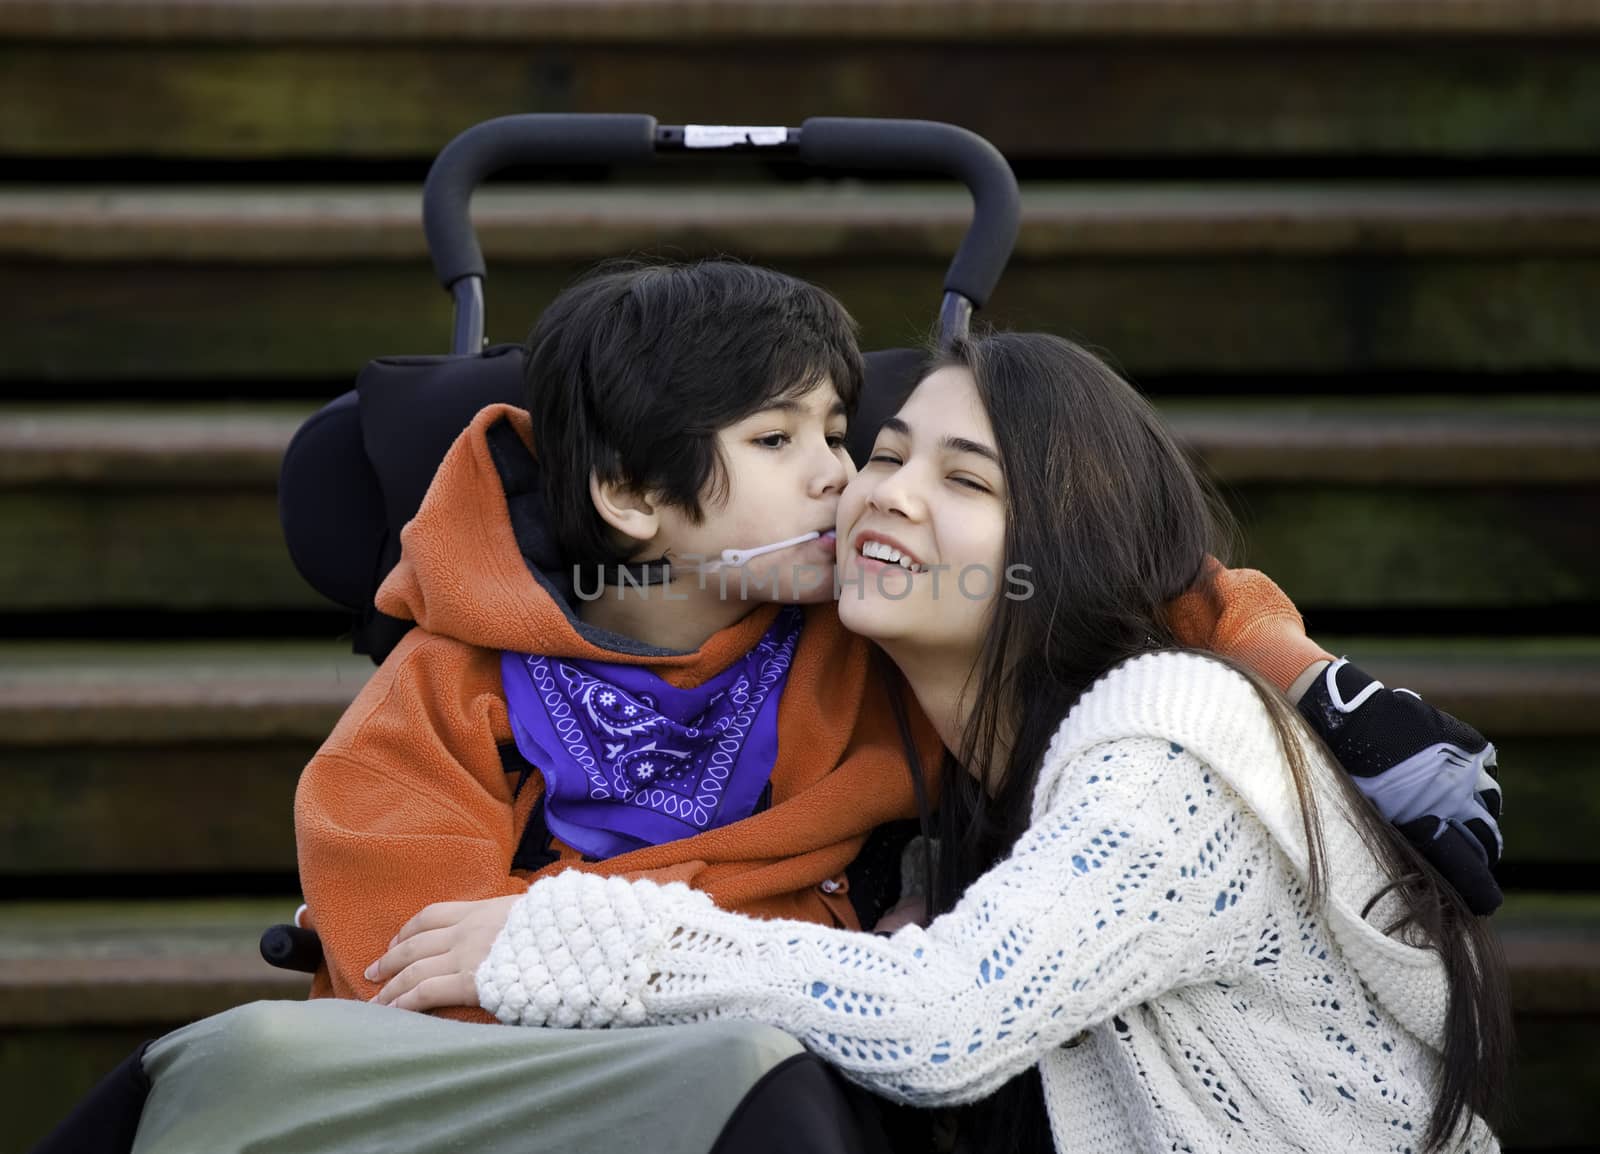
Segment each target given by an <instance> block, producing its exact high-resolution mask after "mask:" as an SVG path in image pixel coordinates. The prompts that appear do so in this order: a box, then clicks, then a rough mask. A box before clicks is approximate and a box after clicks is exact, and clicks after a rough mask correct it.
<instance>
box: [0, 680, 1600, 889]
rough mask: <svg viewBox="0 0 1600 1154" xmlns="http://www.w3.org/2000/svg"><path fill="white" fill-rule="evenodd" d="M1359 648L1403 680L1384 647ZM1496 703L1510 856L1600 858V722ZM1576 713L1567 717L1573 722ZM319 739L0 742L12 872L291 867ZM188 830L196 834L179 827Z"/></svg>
mask: <svg viewBox="0 0 1600 1154" xmlns="http://www.w3.org/2000/svg"><path fill="white" fill-rule="evenodd" d="M1350 653H1351V655H1352V656H1353V658H1354V659H1355V660H1357V661H1359V662H1361V663H1362V664H1363V665H1364V666H1365V667H1367V668H1368V669H1371V670H1373V671H1374V672H1376V673H1378V674H1379V675H1380V676H1384V677H1385V678H1389V679H1391V680H1393V679H1392V676H1391V674H1390V668H1389V666H1388V664H1387V663H1385V662H1384V661H1383V660H1382V658H1381V655H1380V656H1378V657H1370V656H1369V655H1368V654H1367V652H1365V651H1364V650H1362V649H1352V650H1350ZM1512 676H1513V675H1512V674H1511V673H1510V672H1509V671H1507V672H1504V673H1503V674H1502V677H1503V679H1504V680H1505V681H1510V680H1511V678H1512ZM1394 683H1395V684H1404V683H1405V682H1402V681H1395V682H1394ZM1486 708H1487V714H1486V715H1480V714H1478V713H1475V712H1472V711H1471V710H1470V709H1468V710H1464V711H1461V716H1463V717H1465V718H1466V719H1467V720H1469V721H1471V722H1473V723H1474V724H1475V725H1478V726H1479V727H1481V728H1482V729H1483V730H1484V732H1485V733H1486V734H1487V735H1488V736H1490V737H1491V738H1493V739H1494V741H1495V743H1496V745H1497V746H1498V748H1499V753H1500V767H1501V770H1500V772H1501V777H1502V780H1503V781H1504V783H1505V787H1506V792H1507V797H1508V799H1509V802H1510V804H1509V805H1508V807H1507V810H1506V815H1505V821H1504V823H1503V824H1502V829H1503V830H1504V833H1505V837H1506V845H1507V847H1508V849H1507V861H1508V862H1510V863H1513V864H1515V865H1517V866H1524V867H1526V866H1540V867H1545V866H1583V867H1586V868H1587V867H1592V866H1594V865H1596V864H1600V856H1597V852H1596V848H1595V842H1594V830H1595V829H1597V828H1600V788H1596V785H1595V782H1596V778H1597V775H1600V754H1596V753H1595V746H1594V735H1593V734H1574V735H1570V736H1566V737H1541V736H1527V735H1523V734H1518V733H1516V732H1514V731H1506V730H1503V729H1500V728H1498V727H1496V726H1493V725H1491V724H1490V722H1491V721H1493V720H1496V714H1497V713H1502V712H1504V710H1505V709H1506V708H1507V706H1505V705H1496V704H1493V703H1491V704H1489V705H1488V706H1487V707H1486ZM1574 708H1575V709H1576V708H1577V707H1574ZM1570 718H1571V715H1569V716H1568V717H1567V718H1560V719H1557V720H1558V722H1559V723H1564V724H1568V725H1570V724H1573V722H1572V721H1571V719H1570ZM329 728H331V723H330V726H329ZM317 745H318V741H317V739H316V738H307V739H304V740H300V741H295V742H290V741H271V742H265V741H263V742H254V741H236V742H233V743H229V744H223V743H220V742H209V743H208V742H203V741H197V742H195V743H193V744H177V743H174V744H136V743H123V744H118V745H114V746H111V745H78V744H74V743H73V741H72V739H71V738H70V737H65V736H64V737H63V738H62V740H61V744H59V745H56V746H31V747H26V748H24V747H20V746H11V747H6V748H0V760H3V762H4V765H5V768H4V770H3V771H0V783H3V784H0V791H3V793H4V796H5V798H6V805H5V808H4V809H3V810H0V876H11V877H20V876H31V877H39V876H62V875H79V876H89V875H95V874H102V875H114V874H122V873H141V874H160V873H166V874H179V873H181V874H207V873H216V872H225V873H231V874H242V873H277V874H288V873H292V872H293V871H294V869H295V849H294V828H293V819H292V813H293V801H294V788H295V782H296V781H297V780H298V779H299V776H300V771H301V769H302V768H303V767H304V766H305V763H306V762H307V761H308V760H310V758H311V755H312V754H313V753H314V752H315V751H316V748H317ZM176 829H183V830H185V831H186V832H185V834H184V836H182V837H171V836H167V833H166V832H165V831H171V830H176Z"/></svg>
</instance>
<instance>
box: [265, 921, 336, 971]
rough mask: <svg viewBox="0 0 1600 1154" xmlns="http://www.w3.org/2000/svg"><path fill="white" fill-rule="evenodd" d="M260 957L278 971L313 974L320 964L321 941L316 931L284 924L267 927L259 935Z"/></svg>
mask: <svg viewBox="0 0 1600 1154" xmlns="http://www.w3.org/2000/svg"><path fill="white" fill-rule="evenodd" d="M261 956H262V958H264V959H265V960H266V962H267V964H268V965H270V966H276V967H278V969H280V970H299V971H300V972H301V973H303V974H314V973H316V972H317V967H318V966H320V965H321V964H322V939H321V938H320V937H318V936H317V931H316V930H303V929H301V928H300V927H299V926H295V925H289V924H287V923H285V924H284V925H281V926H268V927H267V931H266V932H265V933H264V934H262V935H261Z"/></svg>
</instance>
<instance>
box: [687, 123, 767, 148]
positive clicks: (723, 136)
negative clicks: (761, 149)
mask: <svg viewBox="0 0 1600 1154" xmlns="http://www.w3.org/2000/svg"><path fill="white" fill-rule="evenodd" d="M788 139H789V130H788V129H787V128H785V127H783V126H782V125H779V126H777V127H770V126H766V127H753V126H751V125H740V124H685V125H684V126H683V146H684V147H685V148H735V147H737V146H739V145H741V144H754V145H757V146H771V145H774V144H784V143H787V142H788Z"/></svg>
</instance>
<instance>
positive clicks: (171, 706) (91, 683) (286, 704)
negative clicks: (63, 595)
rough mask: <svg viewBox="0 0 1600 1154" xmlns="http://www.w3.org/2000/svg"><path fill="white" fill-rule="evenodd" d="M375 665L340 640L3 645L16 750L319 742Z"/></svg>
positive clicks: (7, 735)
mask: <svg viewBox="0 0 1600 1154" xmlns="http://www.w3.org/2000/svg"><path fill="white" fill-rule="evenodd" d="M372 668H373V667H372V663H371V662H370V661H369V660H367V659H366V658H365V657H357V656H355V655H353V654H351V653H349V652H347V651H346V648H345V646H344V645H343V644H342V643H341V642H338V641H335V640H332V639H330V640H329V641H327V642H325V643H316V642H305V641H298V642H295V641H289V642H284V641H254V642H251V641H237V642H168V643H160V644H148V643H128V644H109V643H108V644H101V643H91V642H3V643H0V718H3V719H4V725H3V726H0V733H3V740H4V742H5V743H6V745H8V746H25V747H27V746H31V747H57V746H61V745H77V746H84V745H93V746H118V745H125V744H145V745H151V744H155V745H165V744H171V743H174V742H178V743H201V744H204V743H246V742H275V741H289V742H301V741H309V742H312V743H320V742H321V741H322V739H323V738H324V737H326V736H327V734H328V731H329V730H331V729H332V728H333V725H334V723H335V722H336V721H338V719H339V715H340V714H341V713H342V712H343V711H344V709H345V707H346V706H347V705H349V704H350V702H351V701H352V700H354V698H355V695H356V694H357V693H359V692H360V690H361V687H362V686H363V685H365V684H366V681H367V678H368V677H370V676H371V675H372Z"/></svg>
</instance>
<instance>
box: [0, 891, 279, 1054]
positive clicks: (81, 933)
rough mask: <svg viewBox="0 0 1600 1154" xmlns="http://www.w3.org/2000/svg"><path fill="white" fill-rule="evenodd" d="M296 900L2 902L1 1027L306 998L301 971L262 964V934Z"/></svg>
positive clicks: (142, 1018) (94, 1021) (179, 1014)
mask: <svg viewBox="0 0 1600 1154" xmlns="http://www.w3.org/2000/svg"><path fill="white" fill-rule="evenodd" d="M298 904H299V903H298V902H297V901H296V900H295V899H294V898H288V897H286V898H284V899H283V900H271V899H250V900H230V901H213V900H206V901H187V902H141V901H131V902H83V903H78V902H73V903H61V904H49V903H32V902H19V903H8V904H4V905H0V1025H4V1026H6V1027H17V1026H44V1025H49V1026H71V1025H83V1024H90V1025H96V1026H104V1025H114V1024H122V1023H138V1022H181V1021H187V1020H189V1019H192V1018H198V1017H204V1016H205V1015H207V1014H214V1013H216V1012H217V1011H219V1010H223V1009H226V1008H227V1007H229V1006H234V1005H238V1004H239V1003H240V1002H246V1001H252V1000H255V999H257V998H274V997H276V998H283V997H301V996H304V994H305V991H306V989H307V987H308V986H309V983H310V979H309V978H308V977H307V976H306V975H305V974H297V973H292V972H289V971H285V970H276V969H273V968H272V967H271V966H269V965H267V963H266V962H264V961H262V960H261V953H260V949H259V946H258V943H259V940H260V937H261V931H262V930H264V929H266V928H267V926H269V925H272V924H273V923H275V922H284V921H288V920H289V919H290V918H291V917H292V916H293V914H294V911H295V907H296V905H298Z"/></svg>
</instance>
